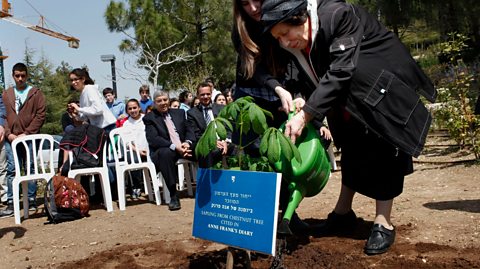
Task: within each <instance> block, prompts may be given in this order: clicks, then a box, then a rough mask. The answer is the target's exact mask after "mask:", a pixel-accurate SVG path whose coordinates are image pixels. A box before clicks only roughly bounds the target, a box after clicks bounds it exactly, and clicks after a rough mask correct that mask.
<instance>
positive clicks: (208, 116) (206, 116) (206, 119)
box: [203, 107, 212, 126]
mask: <svg viewBox="0 0 480 269" xmlns="http://www.w3.org/2000/svg"><path fill="white" fill-rule="evenodd" d="M211 109H212V108H211V107H205V108H203V111H204V117H205V122H206V123H207V126H208V124H209V123H210V122H211V121H212V117H211V116H210V113H208V111H209V110H211Z"/></svg>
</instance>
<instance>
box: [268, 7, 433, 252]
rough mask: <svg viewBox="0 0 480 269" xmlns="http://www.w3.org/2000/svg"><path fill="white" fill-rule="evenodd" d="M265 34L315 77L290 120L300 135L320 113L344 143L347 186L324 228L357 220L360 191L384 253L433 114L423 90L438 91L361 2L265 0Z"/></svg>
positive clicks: (373, 239)
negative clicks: (396, 204) (372, 206)
mask: <svg viewBox="0 0 480 269" xmlns="http://www.w3.org/2000/svg"><path fill="white" fill-rule="evenodd" d="M261 20H262V23H263V25H264V31H265V34H267V35H268V34H270V35H271V36H273V37H274V39H275V40H276V41H274V42H273V43H274V44H272V45H276V42H278V43H279V44H280V46H281V47H283V48H284V49H285V50H287V51H288V52H290V53H291V54H292V55H293V56H294V57H295V61H296V62H297V65H298V66H299V67H301V68H300V76H301V77H302V78H303V80H304V82H306V83H307V84H309V87H310V96H308V99H307V102H306V104H305V106H304V107H303V109H302V110H301V111H300V112H299V113H297V114H296V115H295V116H294V117H293V118H292V119H291V120H290V121H289V122H288V124H287V126H286V130H285V134H286V135H287V136H289V137H290V138H291V139H292V140H295V139H296V138H297V137H298V136H299V135H300V134H301V132H302V130H303V128H304V127H305V124H306V123H307V122H308V121H310V120H311V119H312V118H314V117H318V118H323V117H325V116H328V119H329V123H330V127H331V129H332V133H333V138H334V140H335V141H336V145H337V146H339V147H341V148H342V161H341V165H342V188H341V191H340V196H339V199H338V201H337V204H336V206H335V208H334V210H333V212H332V213H330V214H329V215H328V218H327V221H326V222H325V226H324V227H323V228H324V231H326V232H339V230H340V231H342V230H343V231H348V230H351V229H353V228H354V226H355V225H356V221H357V220H356V215H355V213H354V212H353V211H352V201H353V197H354V195H355V193H356V192H359V193H360V194H363V195H365V196H367V197H369V198H372V199H374V200H375V201H376V214H375V220H374V225H373V228H372V230H371V234H370V237H369V239H368V240H367V242H366V245H365V248H364V251H365V253H367V254H369V255H371V254H380V253H384V252H386V251H387V250H388V249H389V247H390V246H391V245H392V244H393V242H394V239H395V228H394V226H393V224H392V221H391V210H392V205H393V199H394V198H395V197H397V196H398V195H400V194H401V192H402V190H403V181H404V176H405V175H407V174H409V173H412V172H413V165H412V156H418V155H419V154H420V151H421V150H422V148H423V145H424V143H425V137H426V135H427V132H428V127H429V125H430V122H431V116H430V114H429V113H428V112H427V110H426V109H425V107H424V105H423V104H422V102H421V101H420V99H419V94H421V95H423V96H424V97H425V98H426V99H427V100H429V101H434V99H435V97H436V91H435V89H434V87H433V85H432V83H431V82H430V80H429V79H428V78H427V77H426V76H425V74H424V73H423V72H422V70H421V69H420V68H419V67H418V66H417V64H416V63H415V61H414V60H413V59H412V57H411V56H410V54H409V52H408V50H407V49H406V48H405V47H404V46H403V45H402V43H401V42H400V41H399V39H398V38H397V37H396V36H395V35H394V34H393V33H392V32H390V31H388V30H387V29H386V28H385V27H384V26H383V25H381V24H380V23H379V22H378V21H377V20H376V19H375V18H374V17H373V16H371V15H369V14H368V13H367V12H365V11H364V10H363V9H362V8H360V7H358V6H355V5H351V4H348V3H346V2H345V1H342V0H290V1H287V0H265V1H264V2H263V4H262V19H261Z"/></svg>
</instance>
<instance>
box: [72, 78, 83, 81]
mask: <svg viewBox="0 0 480 269" xmlns="http://www.w3.org/2000/svg"><path fill="white" fill-rule="evenodd" d="M69 80H70V82H74V81H79V80H81V78H71V79H69Z"/></svg>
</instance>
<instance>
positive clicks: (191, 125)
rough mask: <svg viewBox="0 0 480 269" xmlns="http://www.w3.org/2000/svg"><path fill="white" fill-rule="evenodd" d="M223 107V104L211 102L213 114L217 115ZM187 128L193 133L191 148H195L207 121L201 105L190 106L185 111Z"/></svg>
mask: <svg viewBox="0 0 480 269" xmlns="http://www.w3.org/2000/svg"><path fill="white" fill-rule="evenodd" d="M224 107H225V106H223V105H218V104H212V112H213V116H214V117H217V116H218V113H220V110H222V108H224ZM187 128H188V129H189V131H190V132H192V133H193V138H192V149H193V150H195V146H196V145H197V143H198V140H200V137H202V135H203V133H204V132H205V130H206V129H207V122H206V121H205V118H204V116H203V108H202V106H201V105H198V106H196V107H192V108H191V109H189V110H188V111H187Z"/></svg>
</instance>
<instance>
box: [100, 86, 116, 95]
mask: <svg viewBox="0 0 480 269" xmlns="http://www.w3.org/2000/svg"><path fill="white" fill-rule="evenodd" d="M107 93H111V94H113V95H115V93H114V92H113V89H112V88H110V87H107V88H105V89H103V96H105V94H107Z"/></svg>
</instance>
